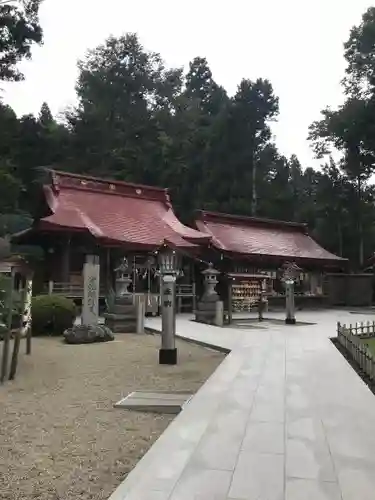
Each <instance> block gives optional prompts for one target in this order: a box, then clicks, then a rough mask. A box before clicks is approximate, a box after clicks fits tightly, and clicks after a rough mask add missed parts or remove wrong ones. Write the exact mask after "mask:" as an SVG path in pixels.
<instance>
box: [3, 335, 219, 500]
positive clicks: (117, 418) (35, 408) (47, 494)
mask: <svg viewBox="0 0 375 500" xmlns="http://www.w3.org/2000/svg"><path fill="white" fill-rule="evenodd" d="M159 344H160V337H158V336H155V337H154V336H152V335H143V336H139V335H119V336H117V339H116V340H115V341H114V342H109V343H106V344H92V345H77V346H70V345H64V344H63V343H62V342H61V339H56V338H35V339H33V353H32V356H31V357H30V356H25V355H24V345H22V347H21V349H22V352H21V354H20V360H19V367H18V373H17V377H16V380H15V381H14V382H7V383H6V384H5V385H4V386H1V387H0V498H1V499H7V500H8V499H9V500H16V499H17V500H21V499H22V500H31V499H33V500H35V499H37V500H57V499H59V500H73V499H74V500H77V499H80V500H89V499H91V500H93V499H95V500H99V499H107V498H108V496H109V495H110V494H111V493H112V492H113V490H114V489H115V488H116V486H117V485H118V484H119V483H120V482H121V481H122V480H123V479H124V478H125V476H126V475H127V473H128V472H129V471H130V470H131V469H132V468H133V467H134V465H135V464H136V463H137V462H138V460H139V459H140V458H141V457H142V455H144V453H145V452H146V451H147V450H148V449H149V448H150V446H151V445H152V444H153V443H154V441H155V440H156V439H157V438H158V437H159V436H160V434H161V433H162V432H163V431H164V430H165V428H166V427H167V426H168V424H169V423H170V422H171V420H172V419H173V418H174V417H173V416H172V415H155V414H150V413H137V412H130V411H127V410H120V409H114V408H113V403H114V402H116V401H118V400H119V399H120V398H121V396H125V395H127V394H128V393H129V392H131V391H133V390H140V389H144V390H146V389H155V390H172V391H173V390H179V391H187V392H195V391H196V390H197V389H198V388H199V387H200V386H201V384H202V383H203V382H204V381H205V380H206V379H207V378H208V377H209V376H210V374H211V373H212V372H213V371H214V370H215V368H216V367H217V366H218V365H219V364H220V362H221V361H222V359H223V355H222V354H220V353H216V352H213V351H210V350H208V349H204V348H202V347H198V346H195V345H193V344H189V343H186V342H183V341H178V349H179V364H178V365H177V366H175V367H172V366H160V365H158V363H157V359H158V358H157V356H158V351H157V349H158V347H159Z"/></svg>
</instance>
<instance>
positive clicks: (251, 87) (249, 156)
mask: <svg viewBox="0 0 375 500" xmlns="http://www.w3.org/2000/svg"><path fill="white" fill-rule="evenodd" d="M278 110H279V103H278V98H277V97H276V96H275V95H274V92H273V88H272V85H271V83H270V82H269V81H268V80H262V79H258V80H256V81H255V82H252V81H251V80H242V82H241V83H240V85H239V87H238V90H237V92H236V94H235V96H234V97H233V99H232V102H231V104H230V108H229V114H228V126H227V132H228V145H227V146H228V151H230V155H229V162H230V164H231V168H232V169H233V176H234V179H233V183H234V185H235V186H236V187H235V190H236V191H237V193H236V196H238V200H239V202H240V200H241V199H242V200H243V201H242V202H240V203H241V204H242V205H244V204H245V203H246V200H247V199H248V198H249V190H250V192H251V213H252V215H256V213H257V205H258V195H257V183H258V181H259V179H261V178H262V176H263V172H260V171H259V169H258V165H259V164H260V162H259V160H260V154H261V152H262V150H263V148H264V147H265V146H266V145H267V143H268V142H269V140H270V138H271V131H270V128H269V122H270V121H271V120H273V119H274V118H275V117H276V115H277V113H278Z"/></svg>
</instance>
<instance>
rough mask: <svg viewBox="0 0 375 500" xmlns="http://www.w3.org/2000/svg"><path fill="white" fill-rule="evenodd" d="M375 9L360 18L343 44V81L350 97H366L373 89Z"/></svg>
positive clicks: (374, 70)
mask: <svg viewBox="0 0 375 500" xmlns="http://www.w3.org/2000/svg"><path fill="white" fill-rule="evenodd" d="M374 47H375V7H370V8H369V9H368V10H367V11H366V12H365V13H364V14H363V16H362V22H361V23H360V24H359V26H353V28H352V29H351V31H350V36H349V39H348V40H347V42H346V43H345V44H344V50H345V51H344V56H345V59H346V61H347V67H346V70H345V74H346V75H345V78H344V80H343V84H344V88H345V90H346V92H347V93H348V94H349V95H351V96H356V97H366V96H368V95H369V94H372V93H373V91H374V87H375V57H374Z"/></svg>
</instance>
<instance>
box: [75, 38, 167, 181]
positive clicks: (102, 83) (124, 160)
mask: <svg viewBox="0 0 375 500" xmlns="http://www.w3.org/2000/svg"><path fill="white" fill-rule="evenodd" d="M79 70H80V75H79V79H78V83H77V87H76V89H77V94H78V98H79V106H78V108H77V109H76V110H75V111H74V113H72V114H70V116H69V121H70V125H71V127H72V130H73V133H74V137H75V159H76V162H77V163H76V165H78V167H79V168H80V169H82V170H83V171H88V172H90V173H91V172H92V173H95V174H99V175H109V174H110V175H112V176H113V175H114V176H115V177H117V178H123V179H129V180H134V181H139V182H148V183H151V184H152V183H157V181H158V175H157V172H156V170H157V169H156V168H155V164H154V155H155V143H157V140H158V129H157V124H156V122H155V120H153V116H152V110H153V108H154V107H155V106H160V101H159V100H158V99H157V95H156V89H159V88H160V82H161V80H162V79H163V77H164V67H163V64H162V61H161V59H160V56H159V55H158V54H155V53H153V52H147V51H145V50H144V49H143V47H142V45H141V44H140V42H139V40H138V38H137V36H136V35H134V34H127V35H125V36H122V37H120V38H114V37H110V38H109V39H108V40H107V41H106V42H105V44H104V45H101V46H99V47H97V48H96V49H94V50H92V51H90V52H89V54H88V56H87V57H86V59H85V60H83V61H81V62H80V63H79Z"/></svg>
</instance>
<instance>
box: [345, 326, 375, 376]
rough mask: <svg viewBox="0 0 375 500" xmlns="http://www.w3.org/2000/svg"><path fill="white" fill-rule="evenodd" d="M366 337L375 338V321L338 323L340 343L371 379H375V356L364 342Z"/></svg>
mask: <svg viewBox="0 0 375 500" xmlns="http://www.w3.org/2000/svg"><path fill="white" fill-rule="evenodd" d="M366 338H367V339H369V338H375V321H372V322H370V321H367V323H356V324H355V325H352V324H350V325H345V324H344V325H342V324H341V323H337V340H338V342H339V344H340V345H341V346H342V347H343V348H344V350H345V351H346V352H347V353H348V354H349V356H350V357H351V358H352V359H353V360H354V361H355V362H356V363H357V364H358V366H359V367H360V369H361V370H362V371H363V372H364V373H365V374H366V375H367V376H368V377H369V379H370V380H371V381H374V380H375V356H374V354H373V353H372V352H371V351H370V350H369V348H368V347H367V345H366V343H365V342H364V340H365V339H366Z"/></svg>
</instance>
